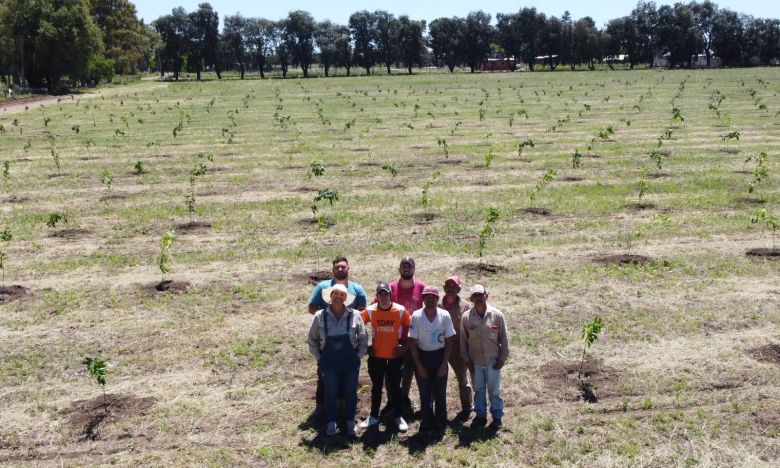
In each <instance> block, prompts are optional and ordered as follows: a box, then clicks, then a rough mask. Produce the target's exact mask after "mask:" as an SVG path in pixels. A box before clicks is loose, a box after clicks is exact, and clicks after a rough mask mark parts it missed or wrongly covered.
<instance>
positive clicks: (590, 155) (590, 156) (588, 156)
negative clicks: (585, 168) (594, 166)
mask: <svg viewBox="0 0 780 468" xmlns="http://www.w3.org/2000/svg"><path fill="white" fill-rule="evenodd" d="M582 157H583V158H588V159H600V158H601V155H599V154H596V153H586V154H583V155H582Z"/></svg>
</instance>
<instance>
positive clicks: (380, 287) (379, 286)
mask: <svg viewBox="0 0 780 468" xmlns="http://www.w3.org/2000/svg"><path fill="white" fill-rule="evenodd" d="M382 291H385V292H387V293H392V292H393V290H392V289H390V285H389V284H387V283H385V282H384V281H382V282H381V283H378V284H377V285H376V292H377V293H380V292H382Z"/></svg>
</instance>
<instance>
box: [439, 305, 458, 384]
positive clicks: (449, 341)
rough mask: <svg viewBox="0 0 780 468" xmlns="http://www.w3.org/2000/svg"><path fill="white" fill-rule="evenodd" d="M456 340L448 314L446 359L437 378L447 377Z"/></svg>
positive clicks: (445, 333) (443, 360)
mask: <svg viewBox="0 0 780 468" xmlns="http://www.w3.org/2000/svg"><path fill="white" fill-rule="evenodd" d="M453 340H455V327H453V326H452V317H450V316H449V314H447V316H446V319H445V324H444V359H442V363H441V365H439V370H438V371H437V372H436V377H439V378H441V377H444V376H445V375H447V369H448V367H447V366H448V363H449V362H450V353H451V352H452V342H453Z"/></svg>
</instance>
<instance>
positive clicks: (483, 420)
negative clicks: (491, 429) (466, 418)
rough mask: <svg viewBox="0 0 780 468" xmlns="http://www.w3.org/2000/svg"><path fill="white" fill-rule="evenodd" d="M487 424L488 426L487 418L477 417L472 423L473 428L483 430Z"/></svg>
mask: <svg viewBox="0 0 780 468" xmlns="http://www.w3.org/2000/svg"><path fill="white" fill-rule="evenodd" d="M485 424H487V418H486V417H484V416H479V415H477V416H475V417H474V420H472V421H471V428H472V429H474V428H482V427H485Z"/></svg>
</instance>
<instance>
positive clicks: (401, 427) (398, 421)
mask: <svg viewBox="0 0 780 468" xmlns="http://www.w3.org/2000/svg"><path fill="white" fill-rule="evenodd" d="M395 425H396V426H397V427H398V432H406V431H407V430H408V429H409V425H408V424H406V421H404V418H402V417H401V416H398V417H397V418H395Z"/></svg>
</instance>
